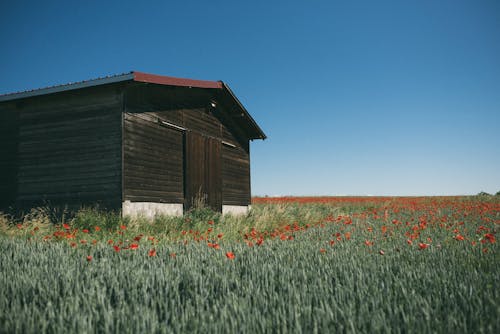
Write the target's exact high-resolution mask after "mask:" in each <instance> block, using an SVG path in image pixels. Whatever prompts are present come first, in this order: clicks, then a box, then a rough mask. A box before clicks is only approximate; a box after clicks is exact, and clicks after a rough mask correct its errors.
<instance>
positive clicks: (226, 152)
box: [222, 128, 251, 205]
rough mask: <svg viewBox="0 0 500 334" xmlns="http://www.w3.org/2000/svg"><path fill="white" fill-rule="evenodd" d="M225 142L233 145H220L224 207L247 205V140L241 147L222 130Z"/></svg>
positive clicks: (248, 180) (248, 186)
mask: <svg viewBox="0 0 500 334" xmlns="http://www.w3.org/2000/svg"><path fill="white" fill-rule="evenodd" d="M223 139H224V141H225V142H228V143H232V144H234V145H235V147H233V146H229V145H222V194H223V203H224V204H225V205H249V204H250V200H251V192H250V154H249V145H248V140H247V142H246V147H242V145H241V144H239V141H237V140H236V139H235V138H234V136H233V135H232V134H231V132H230V131H229V130H227V129H226V128H224V137H223Z"/></svg>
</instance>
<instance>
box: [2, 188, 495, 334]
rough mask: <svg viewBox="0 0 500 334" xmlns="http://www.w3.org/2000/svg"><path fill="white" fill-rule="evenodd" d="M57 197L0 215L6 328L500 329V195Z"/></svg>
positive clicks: (19, 330) (59, 330)
mask: <svg viewBox="0 0 500 334" xmlns="http://www.w3.org/2000/svg"><path fill="white" fill-rule="evenodd" d="M54 211H56V210H51V209H49V208H38V209H36V210H32V211H31V212H29V213H28V214H26V215H25V216H24V217H21V218H13V217H10V216H8V215H6V214H4V215H1V216H0V332H2V333H96V332H99V333H102V332H110V333H337V332H339V333H343V332H349V333H356V332H360V333H389V332H390V333H393V332H395V333H499V332H500V303H499V300H500V298H499V297H500V293H499V287H500V262H499V259H500V258H499V255H498V254H499V253H498V252H499V249H498V243H497V242H496V233H497V231H498V228H499V224H500V199H499V198H498V196H491V197H477V196H475V197H453V198H448V197H443V198H279V199H276V198H273V199H266V198H260V199H254V203H253V207H252V210H251V212H250V213H249V214H248V215H247V216H242V217H232V216H221V215H219V214H216V213H213V212H211V211H210V210H208V209H206V208H198V209H195V210H193V211H191V212H189V213H188V214H187V215H185V216H184V217H157V218H156V219H155V220H154V221H152V222H150V221H146V220H144V219H129V218H126V219H122V218H120V216H119V215H117V214H114V213H105V212H101V211H99V210H97V209H88V208H87V209H82V210H80V211H79V212H78V213H77V214H76V215H64V214H61V212H54ZM63 213H64V212H63Z"/></svg>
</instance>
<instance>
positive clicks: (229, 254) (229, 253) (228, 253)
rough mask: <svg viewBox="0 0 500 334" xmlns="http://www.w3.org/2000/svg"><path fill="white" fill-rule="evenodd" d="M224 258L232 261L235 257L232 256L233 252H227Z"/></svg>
mask: <svg viewBox="0 0 500 334" xmlns="http://www.w3.org/2000/svg"><path fill="white" fill-rule="evenodd" d="M226 257H227V258H228V259H229V260H234V258H235V256H234V253H233V252H227V253H226Z"/></svg>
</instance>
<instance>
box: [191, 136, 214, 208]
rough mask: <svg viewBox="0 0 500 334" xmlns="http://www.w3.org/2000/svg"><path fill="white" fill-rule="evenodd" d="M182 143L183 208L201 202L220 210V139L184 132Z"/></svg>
mask: <svg viewBox="0 0 500 334" xmlns="http://www.w3.org/2000/svg"><path fill="white" fill-rule="evenodd" d="M185 136H186V137H185V144H184V159H185V161H184V162H185V163H184V170H185V172H184V178H185V179H184V194H185V200H184V206H185V209H186V210H189V209H190V208H192V207H193V206H194V205H195V204H196V203H197V202H198V203H199V202H203V203H204V205H206V206H209V207H210V208H212V209H213V210H215V211H219V212H220V211H222V176H221V175H222V174H221V142H220V141H219V140H217V139H215V138H209V137H205V136H203V135H201V134H198V133H194V132H190V131H188V132H186V134H185Z"/></svg>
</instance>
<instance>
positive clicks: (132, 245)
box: [130, 244, 139, 249]
mask: <svg viewBox="0 0 500 334" xmlns="http://www.w3.org/2000/svg"><path fill="white" fill-rule="evenodd" d="M137 248H139V245H138V244H131V245H130V249H137Z"/></svg>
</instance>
